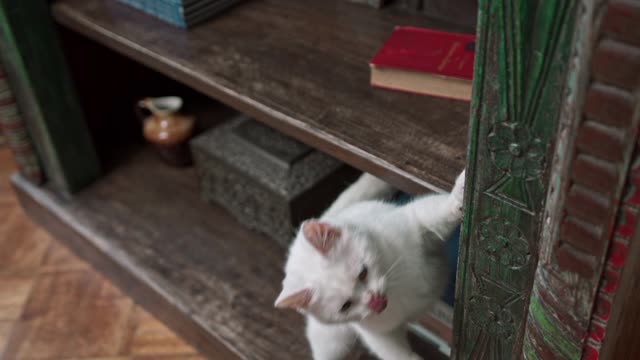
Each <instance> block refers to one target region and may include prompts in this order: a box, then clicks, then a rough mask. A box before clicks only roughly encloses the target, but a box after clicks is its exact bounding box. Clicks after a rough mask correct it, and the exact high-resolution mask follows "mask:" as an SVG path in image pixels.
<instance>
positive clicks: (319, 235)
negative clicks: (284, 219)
mask: <svg viewBox="0 0 640 360" xmlns="http://www.w3.org/2000/svg"><path fill="white" fill-rule="evenodd" d="M302 234H303V235H304V237H305V239H307V241H308V242H309V243H310V244H311V245H313V247H314V248H316V250H318V251H319V252H320V253H321V254H322V255H327V253H328V252H329V250H331V248H332V247H333V246H334V245H335V243H336V241H337V240H338V239H339V238H340V235H341V232H340V229H339V228H337V227H335V226H332V225H330V224H327V223H323V222H320V221H317V220H309V221H305V222H304V224H302Z"/></svg>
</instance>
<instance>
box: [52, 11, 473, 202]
mask: <svg viewBox="0 0 640 360" xmlns="http://www.w3.org/2000/svg"><path fill="white" fill-rule="evenodd" d="M52 12H53V15H54V18H55V19H56V20H57V21H58V22H59V23H60V24H62V25H64V26H66V27H69V28H71V29H72V30H74V31H77V32H79V33H81V34H83V35H84V36H87V37H89V38H91V39H93V40H95V41H97V42H99V43H101V44H103V45H105V46H107V47H109V48H111V49H113V50H115V51H117V52H120V53H122V54H124V55H126V56H128V57H131V58H133V59H135V60H136V61H138V62H141V63H143V64H145V65H146V66H149V67H151V68H153V69H155V70H157V71H159V72H161V73H163V74H165V75H167V76H169V77H171V78H174V79H176V80H178V81H180V82H182V83H185V84H187V85H189V86H190V87H192V88H194V89H196V90H198V91H200V92H202V93H204V94H206V95H208V96H210V97H212V98H215V99H218V100H220V101H222V102H224V103H226V104H228V105H230V106H232V107H234V108H236V109H238V110H240V111H242V112H244V113H247V114H249V115H251V116H253V117H255V118H256V119H258V120H260V121H263V122H265V123H267V124H269V125H270V126H273V127H275V128H277V129H279V130H280V131H283V132H285V133H287V134H289V135H291V136H293V137H296V138H298V139H300V140H302V141H304V142H306V143H308V144H309V145H311V146H314V147H316V148H318V149H321V150H323V151H325V152H327V153H329V154H331V155H333V156H335V157H337V158H339V159H341V160H343V161H345V162H347V163H349V164H351V165H353V166H355V167H358V168H360V169H362V170H366V171H369V172H371V173H373V174H376V175H378V176H380V177H382V178H385V179H387V180H388V181H389V182H391V183H393V184H395V185H396V186H398V187H400V188H401V189H403V190H405V191H409V192H413V193H418V192H422V191H424V190H425V189H431V190H435V191H442V190H448V189H449V188H450V186H451V185H452V184H453V182H454V180H455V177H456V175H457V174H458V172H459V171H460V170H462V168H463V167H464V165H465V157H466V145H467V131H468V116H469V105H468V104H467V103H464V102H457V101H452V100H446V99H439V98H434V97H426V96H418V95H412V94H405V93H399V92H393V91H389V90H382V89H374V88H371V86H370V85H369V66H368V62H369V60H370V59H371V58H372V57H373V56H374V55H375V53H376V52H377V50H378V49H379V47H380V46H381V45H382V44H383V43H384V41H385V40H386V38H387V37H388V36H389V35H390V33H391V31H392V29H393V27H394V26H396V25H416V26H422V27H430V28H435V29H442V30H450V31H462V29H461V28H456V27H455V26H453V25H447V24H445V23H442V22H437V21H433V20H428V19H427V18H425V17H419V16H409V15H398V14H396V13H394V12H393V11H386V10H385V11H377V10H374V9H370V8H368V7H363V6H358V5H355V4H351V3H349V2H347V1H345V0H323V1H298V0H263V1H258V0H256V1H246V2H243V3H241V4H239V5H238V6H235V7H234V8H232V9H231V10H230V11H228V12H225V13H224V14H222V15H220V16H218V17H217V18H215V19H213V20H212V21H209V22H208V23H206V24H203V25H200V26H198V27H196V28H194V29H192V30H189V31H183V30H180V29H178V28H175V27H173V26H171V25H168V24H165V23H163V22H161V21H159V20H156V19H154V18H153V17H151V16H148V15H146V14H144V13H142V12H139V11H137V10H134V9H132V8H130V7H128V6H126V5H123V4H120V3H118V2H117V1H113V0H58V1H56V2H54V4H53V5H52ZM96 71H109V70H108V69H96ZM114 76H117V74H114ZM98 85H99V84H97V86H98ZM122 86H127V84H126V79H123V80H122Z"/></svg>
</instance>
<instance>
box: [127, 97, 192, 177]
mask: <svg viewBox="0 0 640 360" xmlns="http://www.w3.org/2000/svg"><path fill="white" fill-rule="evenodd" d="M181 108H182V99H181V98H179V97H177V96H167V97H159V98H146V99H143V100H140V101H139V102H138V116H139V117H140V118H142V120H143V133H144V137H145V139H147V141H148V142H150V143H151V144H153V145H154V146H155V148H156V149H157V151H158V153H159V154H160V157H161V158H162V159H163V160H164V161H165V162H166V163H167V164H169V165H172V166H186V165H190V164H191V162H192V161H191V152H190V150H189V146H188V143H187V142H188V140H189V139H190V138H191V136H192V135H193V131H194V124H195V119H194V117H192V116H184V115H180V114H179V111H180V109H181Z"/></svg>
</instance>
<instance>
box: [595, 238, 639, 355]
mask: <svg viewBox="0 0 640 360" xmlns="http://www.w3.org/2000/svg"><path fill="white" fill-rule="evenodd" d="M639 270H640V228H636V232H635V235H634V236H633V238H632V239H631V241H630V244H629V253H628V255H627V262H626V264H625V266H624V270H623V271H622V274H621V277H620V285H619V287H618V291H617V293H616V294H615V299H614V301H613V306H612V311H611V318H610V320H609V323H608V325H607V335H606V337H605V339H604V342H603V344H602V350H601V351H600V358H601V359H603V360H616V359H639V358H640V342H639V341H638V332H640V301H638V289H639V288H640V272H639Z"/></svg>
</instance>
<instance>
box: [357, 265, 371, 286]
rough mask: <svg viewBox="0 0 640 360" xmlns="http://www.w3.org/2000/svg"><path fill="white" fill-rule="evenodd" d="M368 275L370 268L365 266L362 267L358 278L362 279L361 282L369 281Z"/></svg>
mask: <svg viewBox="0 0 640 360" xmlns="http://www.w3.org/2000/svg"><path fill="white" fill-rule="evenodd" d="M368 275H369V270H367V267H366V266H364V267H362V271H360V274H359V275H358V280H360V281H361V282H365V281H367V276H368Z"/></svg>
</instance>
